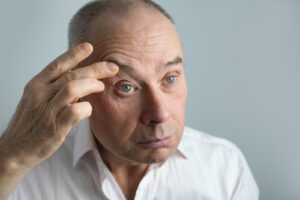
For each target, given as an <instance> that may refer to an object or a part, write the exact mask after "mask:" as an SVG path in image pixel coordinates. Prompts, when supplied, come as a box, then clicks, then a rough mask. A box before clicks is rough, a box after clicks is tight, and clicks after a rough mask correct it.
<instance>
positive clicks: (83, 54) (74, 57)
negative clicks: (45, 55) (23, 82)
mask: <svg viewBox="0 0 300 200" xmlns="http://www.w3.org/2000/svg"><path fill="white" fill-rule="evenodd" d="M92 51H93V46H92V45H91V44H89V43H82V44H79V45H77V46H75V47H73V48H71V49H70V50H68V51H67V52H65V53H64V54H62V55H60V56H59V57H57V58H56V59H55V60H54V61H52V62H51V63H50V64H49V65H48V66H47V67H46V68H44V69H43V70H42V71H41V72H40V73H39V74H38V75H37V76H36V78H37V79H39V80H40V81H42V82H44V83H49V82H52V81H54V80H56V79H57V78H58V77H60V76H61V75H63V74H64V73H66V72H68V71H69V70H71V69H73V68H75V67H76V65H78V64H79V63H80V62H81V61H83V60H84V59H86V58H87V57H88V56H89V55H90V54H91V53H92Z"/></svg>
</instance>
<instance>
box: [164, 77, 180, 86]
mask: <svg viewBox="0 0 300 200" xmlns="http://www.w3.org/2000/svg"><path fill="white" fill-rule="evenodd" d="M176 80H177V77H176V76H174V75H172V76H168V77H167V78H166V79H165V82H166V83H167V84H169V85H171V84H173V83H174V82H175V81H176Z"/></svg>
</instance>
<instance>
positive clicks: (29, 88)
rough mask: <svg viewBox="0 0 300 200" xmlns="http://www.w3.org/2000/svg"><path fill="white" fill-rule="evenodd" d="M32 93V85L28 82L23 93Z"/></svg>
mask: <svg viewBox="0 0 300 200" xmlns="http://www.w3.org/2000/svg"><path fill="white" fill-rule="evenodd" d="M32 91H33V84H32V82H31V81H29V82H28V83H27V84H26V85H25V86H24V93H32Z"/></svg>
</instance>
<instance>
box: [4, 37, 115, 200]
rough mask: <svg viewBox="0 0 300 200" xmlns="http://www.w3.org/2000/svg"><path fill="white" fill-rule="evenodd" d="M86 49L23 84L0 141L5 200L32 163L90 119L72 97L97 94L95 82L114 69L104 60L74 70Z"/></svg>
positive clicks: (74, 51)
mask: <svg viewBox="0 0 300 200" xmlns="http://www.w3.org/2000/svg"><path fill="white" fill-rule="evenodd" d="M92 51H93V48H92V46H91V45H90V44H88V43H83V44H81V45H78V46H76V47H74V48H72V49H70V50H69V51H67V52H66V53H64V54H62V55H61V56H59V57H58V58H57V59H55V60H54V61H53V62H52V63H50V64H49V65H48V66H47V67H46V68H45V69H43V70H42V71H41V72H40V73H39V74H38V75H36V76H35V77H34V78H33V79H32V80H31V81H30V82H29V83H28V84H27V85H26V86H25V88H24V93H23V96H22V99H21V101H20V103H19V105H18V108H17V110H16V113H15V115H14V116H13V118H12V120H11V122H10V124H9V127H8V128H7V130H6V131H5V133H4V135H3V137H2V138H1V139H0V199H2V198H6V197H7V196H8V194H9V192H10V191H11V190H12V189H13V187H14V186H15V185H16V184H17V183H18V182H19V181H20V179H21V178H22V177H23V176H24V175H25V174H26V173H27V172H28V171H29V170H30V169H31V168H32V167H33V166H34V165H36V164H37V163H39V162H40V161H42V160H44V159H46V158H48V157H49V156H51V155H52V154H53V153H54V152H55V151H56V150H57V149H58V148H59V146H60V145H61V144H62V143H63V142H64V140H65V137H66V135H67V133H68V132H69V131H70V129H71V128H72V127H73V126H74V125H75V124H76V123H77V122H78V121H80V120H82V119H84V118H87V117H89V116H90V115H91V112H92V107H91V105H90V104H89V103H88V102H78V99H80V98H82V97H84V96H86V95H89V94H91V93H96V92H101V91H103V90H104V84H103V83H102V82H101V81H100V80H99V79H103V78H107V77H110V76H113V75H115V74H116V73H117V71H118V67H117V66H116V65H114V64H112V63H107V62H98V63H94V64H92V65H89V66H86V67H80V68H76V69H74V68H75V67H76V66H77V65H78V64H79V63H80V62H81V61H83V60H84V59H86V58H87V57H88V56H89V55H90V54H91V53H92ZM72 69H74V70H72Z"/></svg>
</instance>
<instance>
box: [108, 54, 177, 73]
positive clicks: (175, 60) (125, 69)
mask: <svg viewBox="0 0 300 200" xmlns="http://www.w3.org/2000/svg"><path fill="white" fill-rule="evenodd" d="M106 61H107V62H112V63H114V64H116V65H118V67H120V68H122V70H124V71H130V72H133V71H134V69H133V67H132V66H130V65H126V64H124V63H120V62H119V61H117V60H115V59H107V60H106ZM180 64H183V59H182V58H181V57H180V56H176V57H175V58H174V59H173V60H171V61H169V62H167V63H166V64H164V65H163V66H164V68H169V67H172V66H176V65H180Z"/></svg>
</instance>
